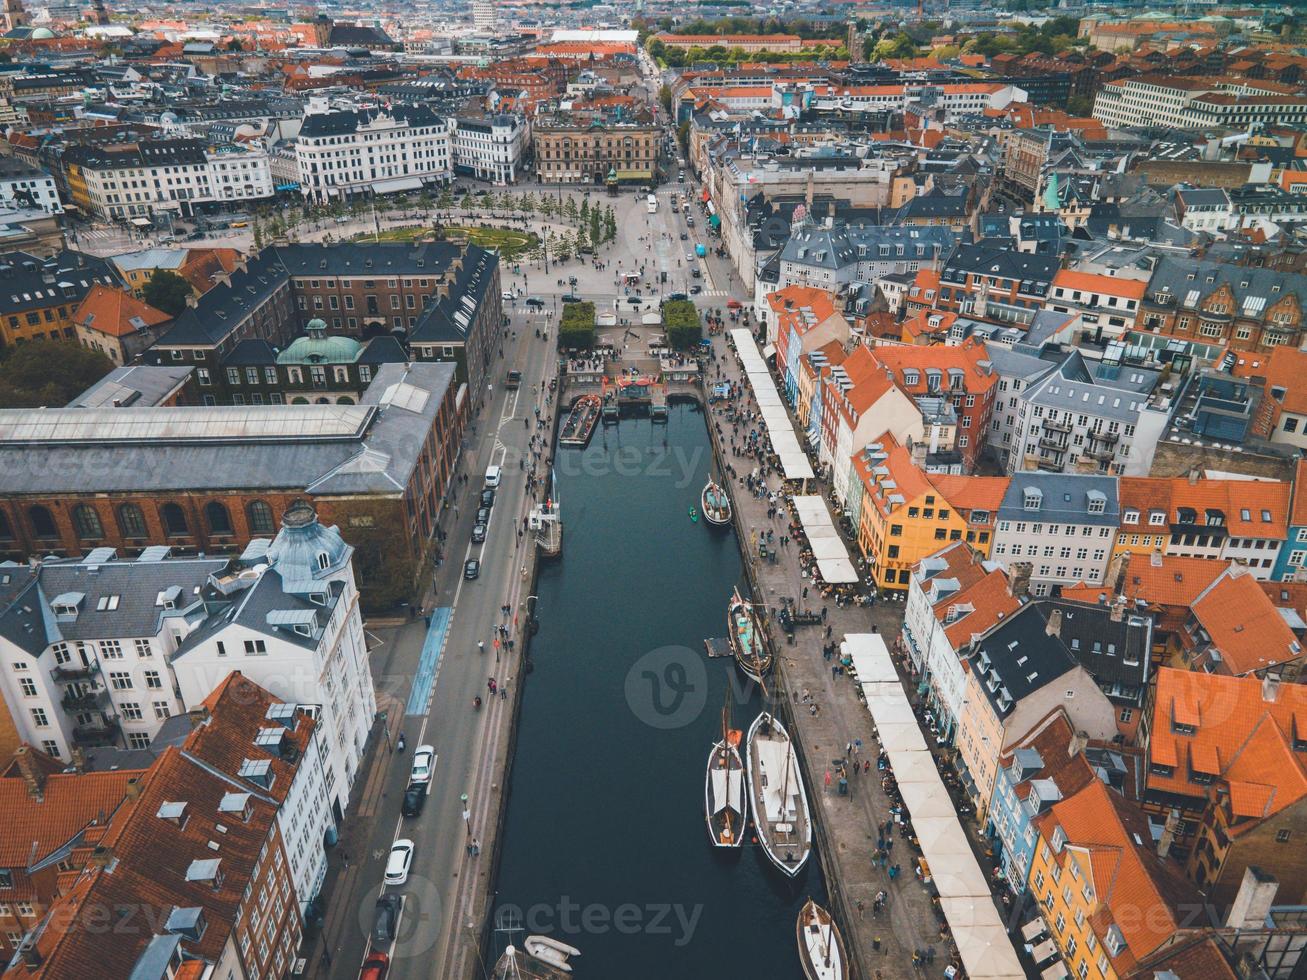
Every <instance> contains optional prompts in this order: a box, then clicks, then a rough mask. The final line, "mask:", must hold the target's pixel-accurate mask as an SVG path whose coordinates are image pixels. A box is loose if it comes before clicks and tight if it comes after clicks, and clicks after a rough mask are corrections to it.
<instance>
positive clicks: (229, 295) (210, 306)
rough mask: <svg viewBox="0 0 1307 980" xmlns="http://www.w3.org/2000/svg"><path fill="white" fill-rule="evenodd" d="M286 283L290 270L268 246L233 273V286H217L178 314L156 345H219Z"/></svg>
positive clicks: (231, 284)
mask: <svg viewBox="0 0 1307 980" xmlns="http://www.w3.org/2000/svg"><path fill="white" fill-rule="evenodd" d="M285 282H286V269H285V268H284V267H283V266H282V264H281V261H280V258H279V256H278V254H277V251H276V250H275V249H270V248H269V249H264V250H263V251H262V252H260V253H259V254H258V255H256V256H251V257H250V259H249V260H248V262H247V265H246V268H245V270H244V271H241V270H240V269H236V270H235V271H233V272H232V274H231V282H230V284H229V285H219V286H215V287H214V288H213V289H210V290H209V291H208V292H207V293H205V294H204V295H203V296H201V297H200V298H199V301H198V302H197V304H196V305H195V306H194V307H190V308H187V309H185V310H183V311H182V312H181V313H180V314H178V316H177V319H176V320H174V321H173V324H172V326H171V327H169V328H168V332H167V333H165V334H164V335H163V336H162V337H160V338H159V340H158V342H157V343H156V346H158V347H209V346H217V345H218V344H221V343H222V342H223V341H224V340H225V339H226V338H227V336H228V335H229V334H230V333H231V332H232V331H233V330H235V329H236V327H237V326H238V325H239V324H240V323H241V321H243V320H244V319H245V318H246V317H247V316H249V314H250V311H251V310H253V309H255V308H256V307H259V306H261V305H263V303H265V302H267V299H268V297H269V296H271V295H272V294H273V293H274V292H276V291H277V289H278V288H280V287H281V286H282V285H284V284H285Z"/></svg>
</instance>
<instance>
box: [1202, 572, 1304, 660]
mask: <svg viewBox="0 0 1307 980" xmlns="http://www.w3.org/2000/svg"><path fill="white" fill-rule="evenodd" d="M1235 571H1236V570H1235V569H1227V570H1226V572H1225V573H1224V574H1223V575H1221V576H1220V577H1219V578H1218V579H1216V581H1215V582H1213V583H1212V584H1211V585H1209V586H1208V587H1207V588H1206V589H1205V590H1204V591H1203V593H1202V595H1200V596H1199V597H1198V598H1197V599H1195V600H1194V603H1193V614H1194V616H1195V618H1196V619H1197V620H1198V622H1199V623H1200V624H1201V625H1202V627H1203V629H1204V630H1206V632H1207V635H1208V636H1209V637H1211V641H1212V644H1213V645H1214V646H1215V647H1216V649H1218V650H1219V651H1220V652H1221V659H1222V661H1223V662H1224V663H1225V665H1226V666H1227V667H1228V668H1229V669H1230V673H1232V674H1248V673H1251V672H1253V671H1255V670H1261V669H1263V668H1265V667H1270V666H1273V665H1275V664H1279V663H1285V662H1287V661H1291V660H1296V659H1298V657H1299V656H1300V655H1301V653H1302V651H1301V649H1300V648H1299V644H1298V641H1297V639H1296V638H1295V637H1294V635H1293V630H1291V629H1289V626H1288V624H1287V623H1285V621H1284V619H1283V617H1281V615H1280V613H1279V611H1278V610H1277V609H1276V608H1275V605H1274V604H1273V603H1272V602H1271V600H1270V598H1268V597H1267V595H1266V593H1265V592H1263V591H1262V588H1261V586H1260V585H1259V584H1258V582H1257V580H1256V579H1255V578H1253V577H1252V576H1251V575H1248V574H1236V573H1235Z"/></svg>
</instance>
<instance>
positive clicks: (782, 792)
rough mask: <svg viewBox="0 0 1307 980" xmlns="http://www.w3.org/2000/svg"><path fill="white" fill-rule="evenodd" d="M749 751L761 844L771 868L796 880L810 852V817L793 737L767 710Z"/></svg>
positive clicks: (756, 723) (751, 736) (751, 731)
mask: <svg viewBox="0 0 1307 980" xmlns="http://www.w3.org/2000/svg"><path fill="white" fill-rule="evenodd" d="M747 752H748V757H749V770H748V775H749V800H750V802H751V804H752V806H753V825H754V826H755V827H756V828H757V829H758V841H759V843H761V844H762V849H763V851H765V852H766V854H767V857H768V858H769V859H771V862H772V864H774V865H776V867H778V868H780V869H781V871H783V872H784V873H785V874H787V875H789V876H790V877H791V878H792V877H794V876H795V875H797V874H798V873H799V871H800V869H802V867H803V866H804V864H806V863H807V861H808V855H809V854H810V853H811V852H812V815H811V813H810V812H809V809H808V794H807V791H806V790H805V789H804V787H803V774H802V773H801V772H800V771H799V759H798V756H797V755H795V752H794V745H793V743H792V742H791V741H790V733H789V732H787V731H786V730H785V726H784V725H782V724H781V723H780V720H779V719H778V718H776V717H775V716H773V715H770V714H768V713H767V712H765V711H764V712H763V713H762V714H760V715H759V716H758V717H757V718H755V719H754V720H753V724H752V725H750V726H749V737H748V746H747Z"/></svg>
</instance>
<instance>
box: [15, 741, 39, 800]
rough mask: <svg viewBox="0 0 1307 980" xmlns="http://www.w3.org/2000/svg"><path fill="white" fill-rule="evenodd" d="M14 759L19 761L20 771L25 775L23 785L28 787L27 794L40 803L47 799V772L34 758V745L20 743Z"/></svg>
mask: <svg viewBox="0 0 1307 980" xmlns="http://www.w3.org/2000/svg"><path fill="white" fill-rule="evenodd" d="M14 761H15V762H17V763H18V771H19V772H20V773H21V774H22V776H23V785H24V786H26V787H27V795H28V796H30V797H31V798H32V799H34V800H36V802H37V803H40V802H41V801H42V800H43V799H45V773H44V772H42V771H41V770H40V768H38V767H37V765H36V762H35V761H34V760H33V759H32V747H31V746H30V745H20V746H18V748H16V749H14Z"/></svg>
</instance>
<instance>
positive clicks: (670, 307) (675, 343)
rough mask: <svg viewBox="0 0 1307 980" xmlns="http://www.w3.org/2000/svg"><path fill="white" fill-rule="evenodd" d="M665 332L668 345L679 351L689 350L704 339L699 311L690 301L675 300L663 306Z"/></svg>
mask: <svg viewBox="0 0 1307 980" xmlns="http://www.w3.org/2000/svg"><path fill="white" fill-rule="evenodd" d="M663 330H664V331H666V333H667V343H668V344H669V345H670V346H672V347H675V348H676V349H677V350H688V349H689V348H691V347H693V346H695V345H696V344H698V343H699V341H701V340H702V339H703V325H702V324H701V323H700V322H699V311H698V310H697V309H696V308H695V305H694V304H693V303H692V302H690V301H689V300H688V299H673V300H668V301H667V302H666V303H664V304H663Z"/></svg>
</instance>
